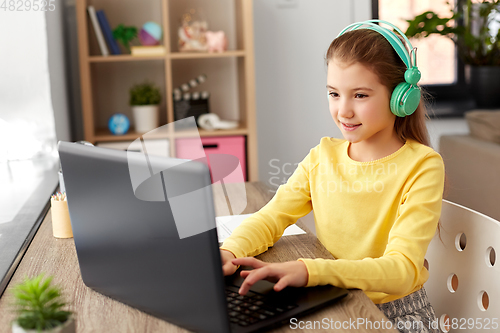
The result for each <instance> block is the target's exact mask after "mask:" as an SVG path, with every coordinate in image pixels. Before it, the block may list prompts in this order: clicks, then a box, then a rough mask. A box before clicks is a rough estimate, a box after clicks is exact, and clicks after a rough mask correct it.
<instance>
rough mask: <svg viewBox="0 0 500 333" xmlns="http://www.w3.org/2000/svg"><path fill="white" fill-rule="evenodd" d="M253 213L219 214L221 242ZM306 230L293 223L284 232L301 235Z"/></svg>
mask: <svg viewBox="0 0 500 333" xmlns="http://www.w3.org/2000/svg"><path fill="white" fill-rule="evenodd" d="M251 215H252V214H244V215H230V216H218V217H216V218H215V221H216V224H217V234H218V236H219V243H222V242H223V241H224V240H225V239H226V238H228V237H229V236H230V235H231V233H232V232H233V230H234V229H235V228H236V227H237V226H239V225H240V224H241V222H243V220H245V219H246V218H247V217H249V216H251ZM305 233H306V232H305V231H304V230H302V229H301V228H299V227H298V226H297V225H295V224H292V225H291V226H289V227H288V228H286V229H285V231H284V232H283V236H291V235H301V234H305Z"/></svg>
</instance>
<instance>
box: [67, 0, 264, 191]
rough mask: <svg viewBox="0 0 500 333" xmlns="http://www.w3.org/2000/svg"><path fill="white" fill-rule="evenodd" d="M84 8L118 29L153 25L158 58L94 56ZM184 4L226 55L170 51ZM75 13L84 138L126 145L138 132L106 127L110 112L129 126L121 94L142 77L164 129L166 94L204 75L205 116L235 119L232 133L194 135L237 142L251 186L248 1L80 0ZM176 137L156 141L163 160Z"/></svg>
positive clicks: (253, 141)
mask: <svg viewBox="0 0 500 333" xmlns="http://www.w3.org/2000/svg"><path fill="white" fill-rule="evenodd" d="M90 5H92V6H94V7H95V9H96V10H99V9H102V10H104V11H105V13H106V15H107V17H108V20H109V23H110V25H111V26H112V28H114V27H116V26H117V25H118V24H120V23H122V24H125V25H133V26H136V27H138V29H140V27H141V26H142V25H143V24H144V23H145V22H147V21H154V22H157V23H158V24H160V25H161V26H162V29H163V36H162V42H161V44H162V45H163V46H164V47H165V49H166V52H165V55H161V56H147V57H137V56H131V55H130V54H125V52H124V51H125V49H124V48H121V50H122V53H123V54H121V55H111V54H110V55H108V56H102V55H101V52H100V49H99V46H98V42H97V38H96V36H95V33H94V30H93V26H92V23H91V20H90V17H89V15H88V12H87V7H88V6H90ZM186 6H191V7H196V8H200V7H201V8H202V9H204V14H205V17H203V18H204V19H205V20H206V21H207V22H208V29H209V30H212V31H218V30H223V31H224V32H225V33H226V36H227V38H228V50H227V51H226V52H223V53H202V52H190V53H187V52H179V51H178V47H177V29H178V26H179V24H180V17H181V15H182V14H183V12H184V11H185V10H186ZM76 10H77V22H78V47H79V61H80V81H81V95H82V113H83V114H82V119H83V128H84V136H85V140H87V141H89V142H92V143H99V142H110V141H133V140H135V139H137V138H138V137H140V136H141V135H143V134H144V133H138V132H136V131H135V130H134V128H133V127H131V129H130V130H129V131H128V132H127V133H126V134H125V135H120V136H117V135H113V134H111V132H110V131H109V130H108V129H107V121H108V119H109V117H111V115H112V114H114V113H118V112H119V113H124V114H126V115H127V116H128V117H129V119H131V121H132V119H133V117H132V112H131V110H130V106H129V105H128V100H129V95H128V91H129V89H130V87H131V86H132V85H133V84H136V83H140V82H143V81H144V80H145V79H149V80H151V81H153V82H154V83H155V84H156V85H157V86H158V87H160V90H161V92H162V102H161V104H160V126H161V125H165V124H167V123H172V122H173V121H174V107H173V99H172V95H173V89H174V88H176V87H178V86H180V85H181V84H182V83H185V82H187V81H189V80H190V79H192V78H194V77H197V76H198V75H200V74H206V75H207V81H206V82H205V83H203V85H204V86H200V89H202V90H208V91H210V96H211V97H210V112H212V113H215V114H217V115H219V117H220V118H221V119H227V120H237V121H238V122H239V126H238V128H236V129H232V130H216V131H205V130H201V129H200V130H199V133H200V137H202V138H203V137H214V136H234V135H239V136H244V137H245V142H246V164H247V170H248V171H247V176H248V178H247V180H249V181H257V180H258V171H257V170H258V164H257V137H256V135H257V133H256V120H255V70H254V68H255V67H254V66H255V65H254V62H255V60H254V42H253V4H252V0H190V1H186V0H147V1H136V0H123V1H120V2H116V1H113V0H83V1H77V2H76ZM136 45H137V44H136ZM184 136H185V134H183V133H182V132H166V133H165V132H162V134H160V135H159V136H158V138H159V139H168V140H169V142H170V144H169V147H170V156H176V153H175V146H176V145H175V140H176V139H179V138H183V137H184Z"/></svg>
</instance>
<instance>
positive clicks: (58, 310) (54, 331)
mask: <svg viewBox="0 0 500 333" xmlns="http://www.w3.org/2000/svg"><path fill="white" fill-rule="evenodd" d="M43 277H44V275H43V274H40V275H38V276H36V277H34V278H32V279H29V278H25V279H24V282H22V283H20V284H18V285H16V286H15V287H14V288H13V290H12V292H13V294H14V304H13V305H14V309H15V310H14V311H15V312H16V313H17V314H18V317H17V319H16V320H15V321H14V322H13V323H12V333H35V332H43V333H74V332H75V321H74V317H73V315H72V313H71V312H69V311H64V310H62V308H63V307H64V306H65V305H66V304H65V303H63V300H62V296H61V289H60V288H59V287H57V286H53V285H51V282H52V277H48V278H46V279H45V280H43ZM42 280H43V281H42Z"/></svg>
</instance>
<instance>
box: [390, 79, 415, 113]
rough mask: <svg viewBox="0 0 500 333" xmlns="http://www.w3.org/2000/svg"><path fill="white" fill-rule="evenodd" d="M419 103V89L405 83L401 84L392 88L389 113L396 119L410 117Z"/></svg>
mask: <svg viewBox="0 0 500 333" xmlns="http://www.w3.org/2000/svg"><path fill="white" fill-rule="evenodd" d="M419 103H420V89H419V88H418V87H415V86H412V85H411V84H409V83H407V82H402V83H400V84H398V85H397V86H396V88H394V91H393V92H392V95H391V101H390V107H391V112H392V113H394V114H395V115H396V116H398V117H406V116H409V115H411V114H412V113H413V112H415V110H416V109H417V107H418V104H419Z"/></svg>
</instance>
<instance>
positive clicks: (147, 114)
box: [130, 81, 161, 133]
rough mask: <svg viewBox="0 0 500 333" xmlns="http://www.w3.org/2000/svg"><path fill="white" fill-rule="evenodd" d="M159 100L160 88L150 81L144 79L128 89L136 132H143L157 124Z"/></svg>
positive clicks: (155, 126)
mask: <svg viewBox="0 0 500 333" xmlns="http://www.w3.org/2000/svg"><path fill="white" fill-rule="evenodd" d="M160 101H161V94H160V89H159V88H157V87H156V86H155V85H154V84H153V83H152V82H149V81H145V82H144V83H141V84H136V85H134V86H133V87H132V88H131V89H130V106H131V107H132V112H133V114H134V121H135V130H136V132H139V133H145V132H148V131H151V130H153V129H155V128H157V127H158V126H159V104H160Z"/></svg>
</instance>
